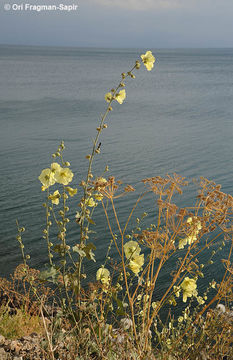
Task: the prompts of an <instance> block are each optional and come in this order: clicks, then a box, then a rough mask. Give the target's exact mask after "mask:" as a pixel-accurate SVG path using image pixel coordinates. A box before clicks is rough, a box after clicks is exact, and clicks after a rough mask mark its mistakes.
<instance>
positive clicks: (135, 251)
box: [124, 240, 141, 259]
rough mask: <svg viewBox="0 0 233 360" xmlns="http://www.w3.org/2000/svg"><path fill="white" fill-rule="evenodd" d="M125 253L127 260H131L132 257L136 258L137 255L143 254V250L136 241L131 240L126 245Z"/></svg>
mask: <svg viewBox="0 0 233 360" xmlns="http://www.w3.org/2000/svg"><path fill="white" fill-rule="evenodd" d="M124 252H125V256H126V258H127V259H130V258H132V257H135V256H136V255H139V254H140V252H141V248H140V246H139V245H138V243H137V242H136V241H133V240H131V241H128V242H127V243H125V245H124Z"/></svg>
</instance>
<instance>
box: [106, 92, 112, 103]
mask: <svg viewBox="0 0 233 360" xmlns="http://www.w3.org/2000/svg"><path fill="white" fill-rule="evenodd" d="M104 98H105V101H107V102H108V103H109V102H110V101H111V100H112V93H110V92H108V93H107V94H106V95H105V97H104Z"/></svg>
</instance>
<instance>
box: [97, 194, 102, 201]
mask: <svg viewBox="0 0 233 360" xmlns="http://www.w3.org/2000/svg"><path fill="white" fill-rule="evenodd" d="M95 199H96V200H98V201H101V200H102V199H103V195H102V194H95Z"/></svg>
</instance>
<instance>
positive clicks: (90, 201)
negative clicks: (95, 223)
mask: <svg viewBox="0 0 233 360" xmlns="http://www.w3.org/2000/svg"><path fill="white" fill-rule="evenodd" d="M86 205H87V206H89V207H94V206H96V202H95V201H94V200H93V198H90V199H87V200H86Z"/></svg>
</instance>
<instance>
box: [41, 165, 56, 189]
mask: <svg viewBox="0 0 233 360" xmlns="http://www.w3.org/2000/svg"><path fill="white" fill-rule="evenodd" d="M38 179H39V180H40V182H41V183H42V185H43V191H44V189H47V188H48V187H49V186H52V185H54V184H55V182H56V181H55V179H54V174H53V172H52V171H51V169H44V170H42V171H41V174H40V176H39V177H38Z"/></svg>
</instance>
